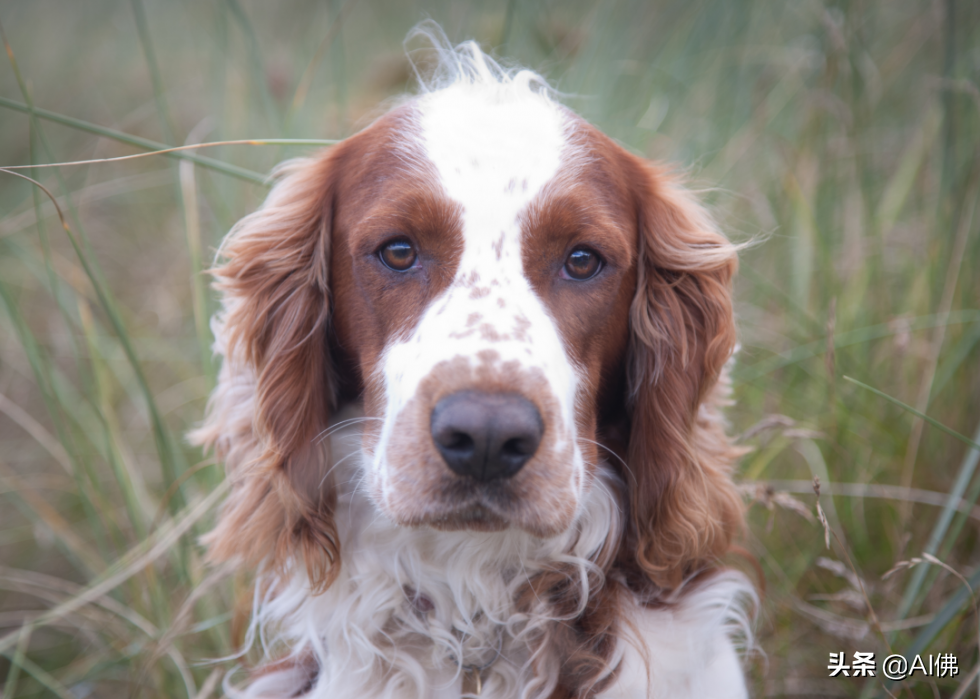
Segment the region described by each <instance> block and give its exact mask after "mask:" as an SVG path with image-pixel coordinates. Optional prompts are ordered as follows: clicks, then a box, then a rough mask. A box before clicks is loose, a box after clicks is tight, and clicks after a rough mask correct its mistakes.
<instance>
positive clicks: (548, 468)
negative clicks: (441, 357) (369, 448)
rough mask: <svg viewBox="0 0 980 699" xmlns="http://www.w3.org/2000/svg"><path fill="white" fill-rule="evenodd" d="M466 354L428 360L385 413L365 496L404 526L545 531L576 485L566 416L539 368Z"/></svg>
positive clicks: (570, 506)
mask: <svg viewBox="0 0 980 699" xmlns="http://www.w3.org/2000/svg"><path fill="white" fill-rule="evenodd" d="M475 359H477V361H471V359H470V358H466V357H456V358H454V359H451V360H446V361H443V362H440V363H438V364H436V365H435V366H434V367H432V369H431V370H430V371H429V372H428V373H427V375H426V377H425V378H424V379H423V380H422V381H421V382H420V383H419V385H418V387H417V390H416V391H415V392H414V394H413V395H412V397H411V398H410V399H409V400H408V401H407V402H406V403H405V404H403V406H402V407H401V409H400V410H397V411H396V413H395V414H394V415H391V417H390V419H391V424H390V428H389V429H385V430H383V432H385V433H386V436H385V437H383V438H382V439H381V440H380V442H379V443H378V449H379V453H378V455H379V457H381V458H380V459H378V461H376V464H377V469H376V470H375V471H374V472H373V474H372V475H373V476H374V479H373V483H374V488H372V491H373V492H374V494H375V498H376V500H377V502H378V504H379V505H380V506H381V508H382V509H383V510H384V511H385V512H386V513H387V514H388V515H389V516H390V517H392V519H394V520H395V521H396V522H398V523H399V524H402V525H405V526H420V525H425V526H432V527H435V528H438V529H446V530H458V529H475V530H481V531H496V530H501V529H506V528H507V527H509V526H516V527H518V528H521V529H524V530H525V531H528V532H530V533H532V534H535V535H538V536H554V535H556V534H558V533H560V532H562V531H564V530H565V529H567V527H568V526H570V524H571V522H572V519H573V517H574V513H575V509H576V506H577V503H578V500H579V495H580V488H581V475H580V473H578V471H580V469H577V468H576V453H575V448H574V444H575V441H574V438H573V436H572V435H571V434H570V427H571V426H570V425H569V424H568V423H567V421H566V420H563V419H562V415H561V411H560V408H559V402H558V400H557V398H556V396H555V395H554V393H553V392H552V390H551V389H550V387H549V386H548V383H547V381H546V379H545V377H544V376H543V374H542V373H541V372H540V370H538V369H529V368H526V367H521V366H520V364H519V363H518V362H515V361H508V362H501V361H500V360H499V357H498V356H496V354H495V353H493V352H485V353H482V356H481V357H479V358H475Z"/></svg>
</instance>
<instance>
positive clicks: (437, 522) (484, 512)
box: [428, 505, 510, 532]
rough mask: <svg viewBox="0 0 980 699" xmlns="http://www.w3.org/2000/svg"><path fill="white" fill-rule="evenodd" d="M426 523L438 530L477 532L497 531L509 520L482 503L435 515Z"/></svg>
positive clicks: (504, 526) (502, 528)
mask: <svg viewBox="0 0 980 699" xmlns="http://www.w3.org/2000/svg"><path fill="white" fill-rule="evenodd" d="M428 525H429V526H430V527H432V528H433V529H439V530H440V531H459V530H462V529H469V530H472V531H478V532H499V531H502V530H504V529H506V528H507V527H508V526H510V522H509V521H508V520H507V518H506V517H502V516H500V515H499V514H497V513H496V512H493V511H492V510H490V509H489V508H487V507H485V506H484V505H472V506H470V507H463V508H458V509H455V510H452V511H450V512H447V513H445V514H442V515H436V516H434V517H432V519H430V520H429V522H428Z"/></svg>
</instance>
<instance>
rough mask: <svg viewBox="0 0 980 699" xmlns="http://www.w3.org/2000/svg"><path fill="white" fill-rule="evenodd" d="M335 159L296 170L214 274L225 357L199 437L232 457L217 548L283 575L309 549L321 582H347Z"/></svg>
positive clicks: (212, 536) (283, 171)
mask: <svg viewBox="0 0 980 699" xmlns="http://www.w3.org/2000/svg"><path fill="white" fill-rule="evenodd" d="M331 161H332V158H331V156H330V155H329V154H328V155H326V156H321V157H319V158H316V159H299V160H293V161H290V162H288V163H285V164H284V165H283V166H281V167H280V168H279V170H278V171H277V173H276V176H277V178H278V182H277V184H276V185H275V187H274V188H273V189H272V191H271V192H270V194H269V196H268V198H267V199H266V201H265V204H264V205H263V206H262V208H261V209H259V210H258V211H256V212H255V213H253V214H251V215H249V216H246V217H245V218H244V219H242V220H241V221H239V222H238V224H236V225H235V227H234V228H233V229H232V230H231V232H230V233H229V234H228V235H227V237H226V238H225V240H224V242H223V243H222V245H221V249H220V250H219V252H218V259H219V261H221V264H220V265H219V266H217V267H216V268H215V269H214V270H212V273H213V274H214V276H215V278H216V280H217V281H216V284H215V286H216V288H217V289H219V290H220V291H221V293H222V296H223V299H222V310H221V312H220V313H219V314H218V315H217V316H216V317H215V319H214V321H213V322H212V328H213V330H214V334H215V338H216V342H215V350H216V352H217V353H218V354H222V355H224V360H223V364H222V367H221V372H220V375H219V380H218V386H217V388H216V389H215V391H214V393H213V394H212V396H211V400H210V401H209V403H208V413H207V418H206V420H205V424H204V426H203V427H201V428H200V429H199V430H197V431H195V432H194V433H192V434H191V439H192V440H193V441H195V442H196V443H199V444H204V445H205V446H206V447H208V448H212V447H213V448H214V449H215V452H216V454H217V456H218V458H219V459H222V460H224V462H225V467H226V470H227V476H228V478H230V479H232V481H233V489H232V493H231V495H230V496H229V498H228V500H227V501H226V502H225V504H224V506H223V508H222V510H221V513H220V516H219V519H218V524H217V526H216V527H215V529H214V531H212V532H211V533H209V534H208V535H207V536H206V538H205V542H206V543H207V545H208V547H209V557H210V559H211V560H214V561H223V560H233V561H238V562H240V563H243V564H245V565H247V566H249V567H250V568H252V569H259V568H261V567H273V568H277V569H280V570H281V569H282V568H283V567H284V566H286V565H287V564H289V563H290V558H291V556H293V555H294V553H295V552H297V551H300V552H302V555H303V558H304V562H305V564H306V568H307V571H308V573H309V577H310V581H311V584H312V585H313V587H314V589H324V588H326V587H327V586H328V585H329V584H330V582H332V580H333V579H334V578H335V577H336V574H337V572H338V570H337V566H338V563H339V560H340V550H339V541H338V537H337V531H336V527H335V525H334V522H333V511H334V508H335V502H336V492H335V490H334V488H333V485H332V482H330V480H329V479H328V478H326V474H327V466H326V465H327V464H328V463H329V454H327V453H326V449H327V448H326V447H325V446H321V445H319V444H317V443H316V436H317V434H318V433H319V432H320V431H321V430H323V429H324V428H325V427H326V425H327V421H328V419H329V415H330V411H331V408H332V405H331V404H332V403H333V393H334V390H333V384H334V378H333V376H332V374H331V368H330V366H329V361H330V359H329V357H330V351H329V347H328V346H327V342H328V341H327V338H328V332H327V325H328V322H329V317H330V287H329V279H328V272H329V268H330V233H331V231H330V228H331V214H332V191H333V182H332V172H333V169H334V168H333V167H332V166H331Z"/></svg>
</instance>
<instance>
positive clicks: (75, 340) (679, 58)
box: [0, 0, 980, 699]
mask: <svg viewBox="0 0 980 699" xmlns="http://www.w3.org/2000/svg"><path fill="white" fill-rule="evenodd" d="M426 16H431V17H432V18H434V19H436V20H437V21H439V22H440V23H441V24H442V25H443V26H444V27H445V28H446V30H447V32H448V33H449V35H450V37H451V38H453V39H455V40H462V39H464V38H468V37H474V38H476V39H478V40H479V41H481V42H482V43H483V44H484V45H485V46H488V47H494V48H495V50H496V52H497V53H498V55H501V56H504V57H506V58H507V59H509V60H513V61H514V62H516V63H520V64H524V65H527V66H531V67H534V68H536V69H538V70H539V71H541V72H543V73H544V74H545V75H546V76H547V77H548V78H549V79H550V80H551V81H552V83H553V84H554V85H556V87H558V88H559V89H560V90H561V91H562V92H563V93H564V95H565V98H564V99H565V101H566V102H567V103H568V104H569V105H570V106H571V107H573V108H574V109H576V110H577V111H578V112H579V113H581V114H582V115H583V116H585V117H586V118H588V119H589V120H591V121H593V122H594V123H596V124H597V125H599V126H600V127H601V128H603V129H604V130H605V131H606V132H607V133H609V134H610V135H612V136H613V137H615V138H617V139H619V140H620V141H621V142H623V143H624V144H626V145H628V146H629V147H631V148H633V149H635V150H636V151H639V152H642V153H645V154H647V155H648V156H650V157H653V158H659V159H664V160H669V161H673V162H676V163H680V164H681V165H683V166H685V167H688V168H689V169H690V171H691V172H692V174H693V176H694V177H695V179H696V181H697V182H698V183H699V184H701V185H703V186H704V187H705V188H706V189H705V197H706V198H707V199H708V200H709V202H710V203H711V204H712V206H713V207H714V208H715V210H716V212H717V213H718V216H719V218H720V219H721V220H722V221H723V222H724V227H725V228H726V230H727V231H729V233H730V235H731V236H732V237H733V238H735V239H737V240H742V241H746V240H753V241H755V244H754V245H753V246H751V247H750V248H749V249H748V250H747V251H746V252H745V253H744V255H743V259H742V267H741V274H740V277H739V280H738V282H737V287H736V293H737V299H738V301H737V308H738V313H739V317H740V328H741V331H740V332H741V342H742V350H741V352H740V354H739V356H738V363H737V365H736V368H735V373H734V378H735V390H736V398H737V401H738V402H737V406H736V407H735V408H734V409H732V411H731V413H730V418H731V421H732V424H733V432H734V433H736V434H741V435H743V437H742V440H743V442H744V443H745V444H747V445H749V446H751V447H753V448H754V449H753V451H752V452H751V453H750V454H749V455H748V456H746V457H745V459H744V460H743V462H742V464H741V466H740V472H739V478H740V480H742V481H743V482H744V483H745V489H746V492H747V497H749V498H750V499H752V500H753V505H752V508H751V510H750V516H749V519H750V526H749V529H748V531H747V533H746V537H745V545H746V547H747V548H748V549H749V550H750V551H751V552H752V553H753V554H754V555H755V556H756V558H757V559H758V560H759V562H760V564H761V566H762V569H763V571H764V573H765V577H766V581H767V589H766V593H765V598H764V605H763V609H762V613H761V615H760V619H759V642H760V645H761V647H762V649H763V650H764V651H765V658H764V659H762V658H761V657H758V656H757V659H756V661H755V662H754V664H753V667H752V681H753V683H754V692H755V694H756V695H758V696H763V695H765V696H851V697H859V696H863V697H870V696H888V695H889V694H888V693H889V692H890V693H891V694H892V695H894V696H908V697H934V696H953V695H954V694H956V695H957V696H962V695H963V694H962V693H961V694H957V692H966V693H967V695H973V694H975V693H976V692H977V691H978V690H977V687H976V685H975V684H973V685H971V686H967V683H965V682H964V681H963V680H964V679H965V678H967V677H969V676H973V677H975V676H976V672H977V667H978V664H980V660H978V649H977V648H978V624H980V618H978V612H977V609H976V596H975V595H974V594H973V593H972V591H971V590H980V588H978V583H980V550H978V544H980V541H978V536H977V532H978V521H980V520H978V518H977V516H976V514H975V513H976V512H977V510H974V509H973V508H974V506H975V505H976V502H977V499H978V497H980V475H978V474H977V473H976V470H977V468H976V467H977V460H978V455H980V452H978V451H977V450H976V449H974V448H973V447H975V446H976V443H977V442H980V424H978V418H977V415H978V414H980V361H978V360H980V347H978V345H980V269H978V267H980V231H978V229H980V212H978V211H976V203H977V201H978V200H980V89H978V86H980V51H978V49H977V46H980V6H978V5H977V4H976V3H972V2H967V1H966V0H937V2H935V3H932V4H929V5H926V4H924V3H919V2H912V1H911V0H889V1H887V2H886V1H885V0H878V1H877V2H874V1H870V0H868V1H865V2H839V3H824V2H817V1H816V0H801V1H800V2H793V3H771V2H762V1H761V0H729V1H723V0H711V1H704V2H694V3H691V2H682V1H680V0H656V1H655V2H650V3H637V2H626V1H625V0H617V1H615V2H610V3H604V4H601V5H600V4H596V3H591V4H590V3H587V2H561V3H559V2H555V1H554V0H552V1H547V0H541V1H540V2H511V1H509V0H500V1H499V2H496V3H476V2H472V1H469V2H462V1H461V2H455V3H449V2H430V3H417V4H414V3H412V2H397V3H396V2H368V0H363V1H362V2H358V0H344V1H343V2H340V1H337V0H332V1H331V2H325V3H314V2H312V1H309V2H304V1H300V0H290V1H289V2H282V3H275V4H274V5H273V4H271V3H262V2H257V1H254V0H253V1H250V2H245V1H244V0H213V1H212V2H208V3H191V2H167V3H165V2H161V1H160V0H132V1H131V2H125V1H123V0H112V1H110V0H93V1H92V2H88V3H85V4H84V5H82V4H78V3H71V2H67V1H64V0H63V1H60V2H55V1H49V0H37V1H36V2H32V3H8V4H5V5H3V6H2V7H0V23H2V25H3V28H4V30H5V37H6V41H5V43H6V45H7V47H8V50H7V55H8V61H7V63H6V66H5V67H4V68H2V69H0V166H4V165H25V164H41V163H51V162H64V161H75V160H84V161H92V160H104V159H106V158H113V157H118V156H125V155H130V154H134V153H137V152H145V151H148V150H160V149H163V148H166V147H172V146H180V145H183V144H185V143H194V142H201V141H219V140H220V141H253V142H254V141H256V140H262V141H264V144H262V145H258V144H255V143H251V144H238V145H224V146H218V147H213V148H209V149H208V150H207V151H197V150H194V151H178V152H172V153H169V154H168V155H169V156H170V159H168V158H167V157H164V156H154V157H150V158H140V159H134V160H122V161H108V162H93V163H89V164H87V165H79V166H73V167H62V168H45V169H42V168H33V169H30V170H21V171H18V172H20V173H22V174H24V175H27V176H29V177H31V178H33V179H34V180H37V181H38V182H39V183H40V184H42V185H43V186H44V187H45V188H47V190H49V191H50V193H51V195H52V196H53V197H54V199H55V200H56V202H57V206H58V207H60V209H61V210H62V212H63V214H64V221H65V224H66V227H63V226H62V224H61V221H59V218H58V215H57V210H56V206H55V205H54V204H53V203H52V202H51V200H49V198H48V197H47V196H46V195H45V193H44V192H43V191H42V190H41V189H40V188H39V187H36V186H34V185H32V184H31V183H30V182H27V181H25V180H23V179H21V178H18V177H15V176H13V175H11V174H8V173H0V178H2V179H0V307H2V308H0V498H2V501H3V503H4V507H3V508H2V509H0V562H2V564H0V656H2V657H0V677H3V678H5V679H4V688H3V697H4V699H8V698H10V697H33V696H60V697H76V698H81V697H103V696H106V697H108V696H112V697H116V696H138V695H142V696H174V697H182V696H186V697H191V698H192V697H206V696H216V695H218V694H220V688H219V687H218V686H217V685H219V682H220V680H221V678H222V677H223V676H224V673H226V672H227V671H229V670H230V669H231V668H232V666H233V665H234V664H235V661H218V662H206V661H208V660H209V659H213V658H221V657H224V656H227V655H229V654H231V653H232V652H233V651H234V649H235V641H236V638H238V637H239V635H240V631H241V630H240V629H239V628H237V627H235V626H234V624H233V622H232V621H231V614H230V612H231V610H232V609H233V607H234V597H235V595H234V591H235V589H236V588H240V587H241V586H243V585H245V584H247V581H245V580H239V579H236V578H234V577H228V576H225V575H223V572H222V571H212V570H209V569H208V568H206V567H205V566H204V565H203V564H202V562H201V549H200V547H199V546H198V544H197V542H196V537H197V536H199V535H200V534H201V533H202V532H204V531H206V530H207V528H208V523H209V520H210V517H212V513H213V506H214V503H215V502H216V501H217V500H218V499H219V498H220V496H221V493H222V487H223V486H222V485H221V482H222V479H221V471H220V467H217V466H216V465H214V464H212V463H211V462H209V461H205V460H203V457H202V455H201V454H200V453H199V452H198V451H197V450H196V449H193V448H191V447H189V446H187V444H186V443H185V442H184V440H183V437H182V435H183V434H184V433H185V432H186V430H187V429H188V428H190V427H191V426H192V425H194V424H195V422H197V421H198V420H199V419H200V417H201V415H202V413H203V406H204V401H205V398H206V396H207V393H208V391H209V389H210V387H211V386H212V385H213V382H214V374H215V367H214V365H213V363H212V361H211V359H210V354H209V352H208V350H207V348H208V345H209V344H210V337H209V331H208V328H207V325H206V322H205V321H206V318H207V317H208V316H209V315H210V313H211V312H212V310H213V308H214V300H213V298H212V297H211V293H210V291H209V290H208V289H207V285H206V282H205V280H204V279H203V277H202V275H201V270H202V268H203V267H204V266H206V264H207V260H208V259H209V258H210V255H211V254H212V251H213V249H214V248H215V246H216V245H217V243H218V241H219V240H220V238H221V236H222V235H223V234H224V233H225V232H226V231H227V230H228V229H229V228H230V227H231V225H232V224H233V223H234V221H236V220H237V219H238V218H240V217H241V216H242V215H244V214H245V213H247V212H249V211H251V210H252V209H254V207H256V206H257V205H258V204H259V203H260V202H261V200H262V198H263V196H264V194H265V192H266V187H265V185H264V184H263V182H264V177H265V173H267V172H268V171H269V169H270V168H271V167H272V165H273V164H275V163H276V162H278V161H280V160H282V159H283V158H286V157H289V156H292V155H296V154H300V153H304V152H309V151H310V150H311V149H312V146H311V145H310V144H311V143H313V142H320V141H323V140H331V139H339V138H343V137H345V136H347V135H349V134H351V133H353V132H354V131H356V130H357V129H358V128H360V127H362V126H364V125H365V124H367V123H369V122H370V120H371V119H372V118H373V117H374V116H376V115H378V114H379V113H380V109H381V108H379V105H383V103H384V101H385V100H387V99H389V98H392V97H394V96H396V95H398V94H402V93H403V92H405V91H406V90H409V89H411V85H410V81H409V75H410V72H409V70H408V67H407V64H406V62H405V60H404V58H403V52H402V48H401V41H402V38H403V37H404V36H405V34H406V33H407V31H408V29H409V28H410V27H411V26H412V25H414V24H415V23H416V22H418V21H419V20H420V19H423V18H424V17H426ZM290 139H299V140H298V141H291V140H290ZM845 375H846V376H848V377H851V378H853V379H854V380H853V381H846V380H845V379H844V376H845ZM868 387H870V388H871V389H874V390H868ZM815 476H817V477H819V479H820V482H821V487H822V492H823V495H821V496H820V504H821V506H822V507H821V511H822V512H823V513H825V515H826V521H827V527H828V531H826V532H825V530H824V527H823V526H821V524H820V522H819V521H818V520H817V518H816V507H815V506H816V499H817V498H816V496H815V495H814V494H813V493H812V492H811V493H807V492H798V491H805V490H806V488H804V487H800V482H801V481H803V482H808V481H811V480H812V479H813V478H814V477H815ZM790 491H794V492H790ZM828 541H829V547H828V545H827V542H828ZM893 569H895V570H893ZM889 571H892V572H891V574H889V575H887V577H884V576H885V574H886V573H888V572H889ZM968 586H969V587H968ZM841 651H844V652H847V653H848V655H849V656H850V655H851V654H852V653H853V652H854V651H863V652H871V651H873V652H875V653H876V654H877V657H878V663H879V669H880V663H881V660H882V659H883V658H884V656H885V655H887V654H888V653H889V652H899V653H908V654H914V653H916V652H919V653H926V654H928V653H933V654H935V653H940V652H942V653H953V654H955V655H956V656H957V658H958V663H959V669H960V674H959V676H958V677H955V678H949V677H946V678H938V677H934V678H927V677H923V676H921V675H919V676H917V677H916V678H914V679H910V680H906V681H904V682H900V683H893V684H886V683H885V682H882V680H883V678H882V677H880V673H879V677H877V678H875V679H874V680H869V681H865V680H863V679H861V678H855V677H850V678H841V677H837V678H829V677H828V671H827V664H828V654H829V653H830V652H841Z"/></svg>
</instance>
